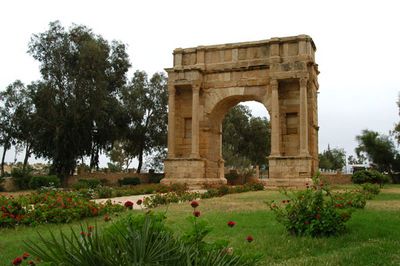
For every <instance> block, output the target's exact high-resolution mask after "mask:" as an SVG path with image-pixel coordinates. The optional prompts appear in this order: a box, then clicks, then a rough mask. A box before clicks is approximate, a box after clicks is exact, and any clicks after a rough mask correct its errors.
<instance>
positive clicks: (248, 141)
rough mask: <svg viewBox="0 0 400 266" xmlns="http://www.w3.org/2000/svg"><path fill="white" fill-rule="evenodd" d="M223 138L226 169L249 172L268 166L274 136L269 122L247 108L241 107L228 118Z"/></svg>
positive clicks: (227, 116) (235, 108)
mask: <svg viewBox="0 0 400 266" xmlns="http://www.w3.org/2000/svg"><path fill="white" fill-rule="evenodd" d="M222 134H223V135H222V154H223V157H224V160H225V165H226V166H233V167H236V168H247V167H249V166H250V165H266V164H267V159H266V158H267V156H268V155H269V153H270V149H271V147H270V146H271V145H270V142H271V137H270V135H271V132H270V125H269V122H268V120H267V119H266V118H259V117H252V115H251V112H250V109H249V108H248V107H247V106H243V105H237V106H235V107H233V108H232V109H231V110H230V111H229V112H228V113H227V114H226V116H225V118H224V120H223V123H222Z"/></svg>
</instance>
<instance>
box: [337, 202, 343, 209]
mask: <svg viewBox="0 0 400 266" xmlns="http://www.w3.org/2000/svg"><path fill="white" fill-rule="evenodd" d="M335 207H336V208H341V207H343V205H342V204H340V203H338V204H335Z"/></svg>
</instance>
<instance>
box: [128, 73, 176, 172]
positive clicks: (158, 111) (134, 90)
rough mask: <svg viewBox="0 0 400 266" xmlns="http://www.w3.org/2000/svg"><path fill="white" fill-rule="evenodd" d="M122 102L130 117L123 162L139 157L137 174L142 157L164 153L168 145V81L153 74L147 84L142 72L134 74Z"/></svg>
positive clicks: (159, 74)
mask: <svg viewBox="0 0 400 266" xmlns="http://www.w3.org/2000/svg"><path fill="white" fill-rule="evenodd" d="M122 102H123V107H124V110H125V113H126V114H127V115H128V117H129V124H128V130H127V134H126V135H125V138H124V141H122V143H120V144H121V145H122V146H121V147H120V149H122V152H121V153H122V154H123V155H124V158H126V159H125V161H126V160H130V159H131V158H134V157H138V161H139V164H138V168H137V172H138V173H140V171H141V169H142V165H143V156H144V155H145V154H151V153H153V152H157V151H161V150H163V149H165V147H166V143H167V123H166V121H167V105H168V92H167V78H166V77H165V76H164V74H162V73H155V74H154V75H153V76H152V77H151V79H150V80H148V77H147V74H146V72H144V71H136V72H135V73H134V75H133V78H132V80H131V82H130V83H129V84H128V86H126V87H124V89H123V91H122Z"/></svg>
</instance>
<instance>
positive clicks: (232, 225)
mask: <svg viewBox="0 0 400 266" xmlns="http://www.w3.org/2000/svg"><path fill="white" fill-rule="evenodd" d="M235 225H236V223H235V222H234V221H229V222H228V226H229V227H234V226H235Z"/></svg>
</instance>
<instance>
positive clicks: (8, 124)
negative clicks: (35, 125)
mask: <svg viewBox="0 0 400 266" xmlns="http://www.w3.org/2000/svg"><path fill="white" fill-rule="evenodd" d="M31 86H32V85H30V86H28V88H26V87H25V85H24V84H23V83H22V82H21V81H20V80H16V81H15V82H13V83H12V84H10V85H9V86H8V87H7V88H6V90H5V91H3V92H1V93H0V98H1V99H2V104H1V106H2V107H1V108H0V113H1V118H0V125H1V126H0V136H1V137H0V139H1V141H0V142H1V143H2V145H3V156H2V174H3V173H4V169H3V168H4V167H3V165H4V159H5V154H6V151H7V150H8V149H9V148H11V145H15V148H16V151H17V150H22V149H25V157H24V163H23V168H24V170H25V168H26V165H27V164H28V158H29V156H30V155H31V152H32V143H33V139H34V138H33V132H32V130H31V126H32V117H33V113H34V108H33V103H32V97H31V93H30V92H31Z"/></svg>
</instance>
